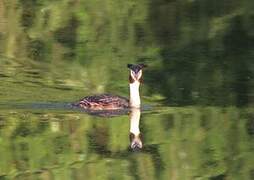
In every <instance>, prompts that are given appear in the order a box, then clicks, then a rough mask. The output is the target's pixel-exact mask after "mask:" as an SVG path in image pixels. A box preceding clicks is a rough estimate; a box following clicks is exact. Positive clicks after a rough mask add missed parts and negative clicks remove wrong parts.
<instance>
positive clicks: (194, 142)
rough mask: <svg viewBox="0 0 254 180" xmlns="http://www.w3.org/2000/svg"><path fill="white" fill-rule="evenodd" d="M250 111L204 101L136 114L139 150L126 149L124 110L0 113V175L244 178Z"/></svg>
mask: <svg viewBox="0 0 254 180" xmlns="http://www.w3.org/2000/svg"><path fill="white" fill-rule="evenodd" d="M252 112H253V110H252V109H237V108H224V109H221V108H212V107H210V108H168V109H160V110H158V111H156V113H154V114H146V113H144V114H143V118H142V119H141V130H142V132H144V133H143V135H144V149H143V150H142V151H141V152H139V153H133V152H130V151H128V150H127V149H128V146H129V142H128V135H129V121H128V117H127V116H122V117H115V118H113V119H97V118H94V117H93V118H91V117H89V116H86V115H84V114H83V115H82V114H80V115H79V114H65V115H61V117H59V116H58V115H55V114H54V113H53V114H40V115H38V114H32V113H25V112H23V113H19V114H16V115H15V114H13V115H12V116H9V113H8V112H6V113H4V112H2V118H3V119H4V122H5V124H3V125H2V126H1V129H0V154H1V161H0V176H2V175H6V176H7V177H18V176H19V177H22V178H23V179H26V178H27V177H30V176H44V174H47V175H48V176H49V175H50V176H51V177H54V178H61V179H62V178H64V179H75V178H74V177H73V175H74V174H75V175H78V174H79V175H80V176H81V177H84V175H86V177H88V178H89V179H94V178H97V177H98V176H100V177H101V178H104V179H105V178H106V179H107V178H110V177H118V178H119V179H123V178H124V177H126V176H133V177H136V178H137V179H139V178H141V179H147V178H148V179H149V178H151V179H154V178H162V179H168V178H176V179H192V178H196V177H199V178H207V179H209V178H211V179H213V178H215V177H222V176H223V177H224V178H226V179H232V178H233V179H234V178H236V179H251V178H252V177H251V176H252V175H251V172H252V171H253V165H254V158H253V156H252V154H253V153H252V151H253V150H252V149H253V140H252V139H253V137H252V136H253V133H252V132H253V126H252V125H250V124H251V123H252V121H253V113H252ZM22 114H23V115H22ZM49 119H50V121H49ZM102 121H103V123H102ZM109 125H110V126H109ZM239 164H241V166H239ZM111 168H113V169H114V170H112V169H111ZM109 169H111V170H109Z"/></svg>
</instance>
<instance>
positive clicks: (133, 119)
mask: <svg viewBox="0 0 254 180" xmlns="http://www.w3.org/2000/svg"><path fill="white" fill-rule="evenodd" d="M140 114H141V112H140V109H139V108H132V109H131V113H130V132H131V133H133V134H134V135H135V136H137V135H139V134H140V130H139V120H140Z"/></svg>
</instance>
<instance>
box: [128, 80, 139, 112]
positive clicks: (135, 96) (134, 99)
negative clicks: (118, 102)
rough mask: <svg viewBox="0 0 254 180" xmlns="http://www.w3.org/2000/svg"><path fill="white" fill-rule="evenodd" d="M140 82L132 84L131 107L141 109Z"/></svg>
mask: <svg viewBox="0 0 254 180" xmlns="http://www.w3.org/2000/svg"><path fill="white" fill-rule="evenodd" d="M139 85H140V82H138V81H134V82H133V83H130V85H129V86H130V106H131V107H134V108H140V96H139Z"/></svg>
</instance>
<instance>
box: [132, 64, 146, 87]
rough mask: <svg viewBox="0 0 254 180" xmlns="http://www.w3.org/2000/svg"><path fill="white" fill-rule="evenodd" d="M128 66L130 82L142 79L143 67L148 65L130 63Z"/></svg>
mask: <svg viewBox="0 0 254 180" xmlns="http://www.w3.org/2000/svg"><path fill="white" fill-rule="evenodd" d="M127 67H128V68H129V69H130V82H131V83H132V82H135V81H139V82H140V81H141V77H142V69H143V68H144V67H147V66H146V65H145V64H137V65H135V64H128V65H127Z"/></svg>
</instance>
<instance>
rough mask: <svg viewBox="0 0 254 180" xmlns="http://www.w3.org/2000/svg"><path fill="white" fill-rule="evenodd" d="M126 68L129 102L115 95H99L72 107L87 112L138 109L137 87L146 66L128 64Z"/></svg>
mask: <svg viewBox="0 0 254 180" xmlns="http://www.w3.org/2000/svg"><path fill="white" fill-rule="evenodd" d="M127 67H128V68H129V69H130V74H129V88H130V100H128V99H127V98H125V97H121V96H117V95H111V94H100V95H94V96H87V97H84V98H83V99H81V100H80V101H79V102H78V103H76V104H74V105H75V106H79V107H81V108H84V109H88V110H117V109H124V108H140V95H139V86H140V83H141V82H142V69H143V68H144V67H146V65H145V64H137V65H134V64H128V65H127Z"/></svg>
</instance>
